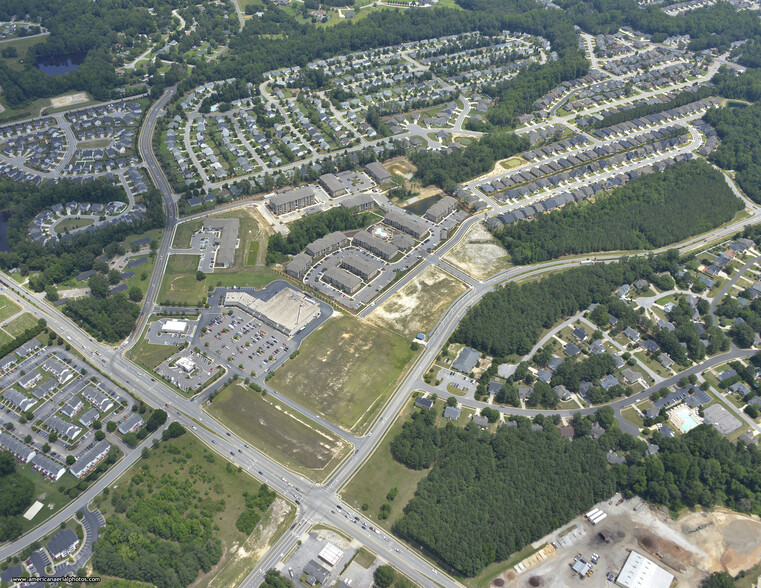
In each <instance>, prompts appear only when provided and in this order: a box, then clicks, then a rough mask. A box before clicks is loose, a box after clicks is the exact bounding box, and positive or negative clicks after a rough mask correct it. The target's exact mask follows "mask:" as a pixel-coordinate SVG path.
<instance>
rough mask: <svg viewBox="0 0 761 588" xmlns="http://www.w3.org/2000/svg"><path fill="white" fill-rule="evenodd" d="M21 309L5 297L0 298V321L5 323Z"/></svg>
mask: <svg viewBox="0 0 761 588" xmlns="http://www.w3.org/2000/svg"><path fill="white" fill-rule="evenodd" d="M20 310H21V307H20V306H19V305H18V304H16V303H15V302H13V300H11V299H10V298H8V297H7V296H0V321H5V320H7V319H8V318H10V317H12V316H13V315H14V314H16V313H17V312H19V311H20Z"/></svg>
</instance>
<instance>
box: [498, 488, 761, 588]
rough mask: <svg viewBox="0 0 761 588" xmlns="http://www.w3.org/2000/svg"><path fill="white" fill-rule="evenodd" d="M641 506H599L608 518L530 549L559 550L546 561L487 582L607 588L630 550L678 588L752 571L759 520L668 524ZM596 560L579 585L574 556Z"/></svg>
mask: <svg viewBox="0 0 761 588" xmlns="http://www.w3.org/2000/svg"><path fill="white" fill-rule="evenodd" d="M640 502H641V501H640V500H639V499H637V498H635V499H633V500H627V501H625V502H624V503H623V504H621V506H616V505H615V501H613V503H612V504H608V503H602V504H598V505H597V506H598V507H599V508H601V509H602V510H603V511H605V512H606V513H607V514H608V517H607V519H605V521H604V522H602V523H600V524H599V525H598V526H596V527H593V526H592V525H591V524H590V523H588V522H587V521H586V519H584V518H583V517H578V518H576V519H574V521H573V522H572V523H571V524H569V525H566V526H565V527H564V528H563V530H561V531H559V532H555V533H553V534H552V535H550V536H549V537H545V538H544V539H543V540H542V541H541V542H537V544H535V545H536V546H537V547H538V546H540V544H543V543H546V542H554V543H555V544H556V545H557V546H558V548H557V550H556V551H555V553H554V554H552V555H551V556H550V557H548V558H547V559H546V560H544V561H542V562H540V563H538V564H535V565H533V566H527V567H528V569H526V570H525V571H523V572H522V573H520V574H518V573H516V572H515V570H514V569H510V570H507V571H506V572H505V573H503V574H500V575H499V576H497V577H496V578H494V579H493V580H492V586H505V587H507V586H511V587H512V586H515V587H521V588H523V587H540V586H542V587H553V588H555V587H557V588H560V587H566V586H574V585H579V586H581V585H583V586H589V587H593V586H594V587H597V586H599V587H603V586H611V585H612V584H611V583H610V582H609V581H608V580H607V579H606V576H607V574H609V573H610V574H612V576H613V577H615V575H617V574H618V572H619V571H620V570H621V567H622V566H623V564H624V562H625V561H626V558H627V557H628V555H629V552H630V551H632V550H634V551H637V552H639V553H641V554H642V555H644V556H645V557H648V558H649V559H651V560H653V561H654V562H656V563H657V564H658V565H660V566H661V567H663V568H664V569H666V570H667V571H668V572H669V573H671V574H673V575H674V576H675V578H676V579H677V581H678V585H679V586H699V585H700V583H701V582H702V580H703V579H704V578H706V577H707V576H708V575H709V574H710V573H711V572H714V571H727V572H729V573H730V574H732V575H735V574H737V573H738V572H739V571H741V570H744V569H748V568H750V567H752V566H753V565H754V564H756V563H757V562H758V561H759V558H761V520H760V519H759V518H758V517H750V516H746V515H741V514H738V513H734V512H731V511H727V510H725V509H716V510H714V511H711V512H695V513H688V514H684V515H682V516H681V517H680V518H679V519H678V520H676V521H675V520H672V519H671V517H669V516H668V513H664V512H662V511H660V510H656V509H652V510H651V509H649V508H648V507H647V506H644V507H642V508H641V509H640V510H638V511H637V512H634V507H635V506H636V505H638V504H639V503H640ZM574 526H575V528H576V531H577V532H576V534H578V535H581V537H580V538H577V539H576V540H575V541H573V542H572V544H571V545H565V546H564V545H562V542H559V541H558V538H559V537H563V536H564V535H565V534H566V533H567V532H568V531H569V530H570V529H571V528H572V527H574ZM603 529H604V530H607V531H608V532H610V534H611V541H610V543H605V542H604V541H603V540H602V539H601V538H600V535H599V532H600V531H602V530H603ZM593 553H597V554H598V555H599V556H600V559H599V562H598V564H597V565H595V566H594V567H593V569H594V574H593V575H592V577H587V578H584V579H583V580H582V579H581V578H580V577H579V576H578V575H577V574H575V573H574V572H573V571H572V570H571V565H572V564H573V562H574V557H575V556H576V555H577V554H581V556H582V558H583V559H585V560H586V561H589V560H590V558H591V556H592V554H593Z"/></svg>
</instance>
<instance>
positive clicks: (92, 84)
mask: <svg viewBox="0 0 761 588" xmlns="http://www.w3.org/2000/svg"><path fill="white" fill-rule="evenodd" d="M180 5H181V3H180V2H176V1H166V2H163V1H161V0H158V1H156V2H150V3H149V4H148V5H147V4H146V3H145V2H143V1H141V0H104V1H102V2H98V4H97V7H96V8H95V9H93V4H92V3H91V2H89V1H88V0H57V1H56V2H48V1H47V0H8V1H6V2H3V3H2V5H0V20H4V21H10V20H11V19H12V17H13V16H16V18H24V17H25V15H29V16H28V18H31V19H32V20H35V21H37V20H38V21H39V22H40V23H41V24H42V26H44V27H45V28H46V29H48V30H49V31H50V35H49V36H47V37H46V38H45V39H44V40H43V42H42V43H40V44H37V45H34V46H32V47H30V48H29V52H28V53H27V57H26V63H27V67H25V68H24V69H23V70H20V71H19V70H15V69H12V68H10V67H8V66H7V65H6V64H5V63H3V62H2V61H0V85H2V87H3V95H4V97H5V99H6V100H7V101H8V103H9V104H10V105H11V106H18V105H20V104H23V103H24V102H26V101H28V100H34V99H36V98H48V97H51V96H56V95H57V94H61V93H63V92H66V91H68V90H85V91H87V92H90V93H91V94H92V95H93V97H94V98H95V99H96V100H107V99H109V98H111V90H112V89H113V88H115V87H116V86H118V85H119V84H120V83H121V81H120V79H119V77H118V76H117V75H116V72H115V70H114V64H113V61H112V58H111V56H110V55H109V51H110V50H111V48H112V47H113V46H114V45H115V44H116V43H122V44H131V43H133V42H134V40H135V39H137V38H138V36H139V35H151V34H153V33H156V32H157V31H158V30H159V28H160V27H161V26H166V25H167V24H168V23H169V22H171V18H172V15H171V10H172V8H177V7H178V6H180ZM149 6H151V7H152V8H153V9H154V12H153V14H152V13H151V12H150V11H149V10H148V7H149ZM81 53H86V54H87V57H86V58H85V60H84V63H82V65H80V66H79V67H78V68H77V69H76V70H74V71H71V72H68V73H66V74H63V75H57V76H51V75H48V74H46V73H44V72H42V71H41V70H39V69H37V68H36V67H35V61H36V59H37V58H38V57H44V56H61V55H70V54H81Z"/></svg>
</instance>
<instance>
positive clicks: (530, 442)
mask: <svg viewBox="0 0 761 588" xmlns="http://www.w3.org/2000/svg"><path fill="white" fill-rule="evenodd" d="M429 426H430V427H432V428H433V425H429ZM440 439H441V440H440V447H439V450H438V453H437V457H436V463H435V465H434V467H433V469H432V470H431V472H430V473H429V474H428V476H427V477H426V478H425V479H424V480H423V481H421V482H420V484H419V485H418V489H417V492H416V493H415V497H414V498H413V499H412V500H411V501H410V502H409V504H408V505H407V506H406V507H405V514H404V516H403V517H402V518H401V519H400V520H399V521H398V522H397V523H396V524H395V525H394V531H395V532H396V533H397V534H399V535H400V536H402V537H404V538H405V539H407V540H409V541H413V542H414V543H415V544H419V545H422V546H423V547H424V548H425V549H426V550H428V551H429V552H431V553H433V554H434V555H435V556H437V557H439V558H440V559H442V560H443V561H445V562H446V563H447V564H449V565H450V566H451V567H452V568H454V570H455V571H456V572H457V573H459V574H463V575H466V576H472V575H475V574H476V573H477V572H478V571H479V570H480V569H481V568H483V567H484V566H486V565H488V564H490V563H492V562H493V561H499V560H503V559H506V558H507V557H508V556H509V555H510V554H511V553H513V552H515V551H517V550H519V549H521V548H522V547H523V546H525V545H526V544H528V543H530V542H531V541H534V540H536V539H538V538H539V537H542V536H543V535H545V534H546V533H549V532H550V531H551V530H552V529H555V528H557V527H559V526H561V525H563V524H565V523H566V522H568V521H569V520H570V519H571V518H573V517H574V516H576V515H577V514H578V513H579V512H581V511H583V510H585V509H588V508H589V507H591V506H592V505H593V504H594V503H595V502H597V501H599V500H603V499H605V498H607V497H608V496H610V495H611V494H613V492H614V490H615V484H614V478H613V476H612V475H611V474H610V472H609V471H608V469H607V463H606V461H605V452H604V451H603V450H602V448H601V447H599V445H597V444H596V443H595V442H594V441H592V440H591V439H590V438H586V439H579V440H578V441H576V442H574V443H569V442H567V441H564V440H563V439H562V438H561V437H560V434H559V433H558V431H557V429H555V428H554V427H550V428H549V429H548V430H547V431H543V432H533V431H531V428H530V426H529V423H528V422H527V421H526V422H521V423H519V426H518V427H502V428H501V429H500V430H499V432H498V433H497V434H496V435H490V434H487V433H481V432H480V431H479V430H478V428H477V427H475V425H469V426H468V427H467V428H466V429H464V430H463V429H458V428H456V427H454V426H453V425H451V424H449V425H448V426H447V427H445V428H444V429H442V430H441V433H440ZM559 479H562V480H563V484H558V483H557V480H559ZM527 501H529V503H528V504H527Z"/></svg>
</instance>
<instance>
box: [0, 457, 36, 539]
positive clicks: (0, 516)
mask: <svg viewBox="0 0 761 588" xmlns="http://www.w3.org/2000/svg"><path fill="white" fill-rule="evenodd" d="M33 499H34V484H33V483H32V481H31V480H29V479H27V478H25V477H23V476H22V475H21V474H19V473H18V472H17V471H16V462H15V460H14V459H13V455H12V454H11V453H10V452H8V451H0V541H8V540H10V539H15V538H16V537H18V536H19V535H20V534H21V522H20V520H19V519H20V517H21V515H22V514H23V513H24V511H26V509H27V508H29V506H30V505H31V504H32V500H33Z"/></svg>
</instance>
